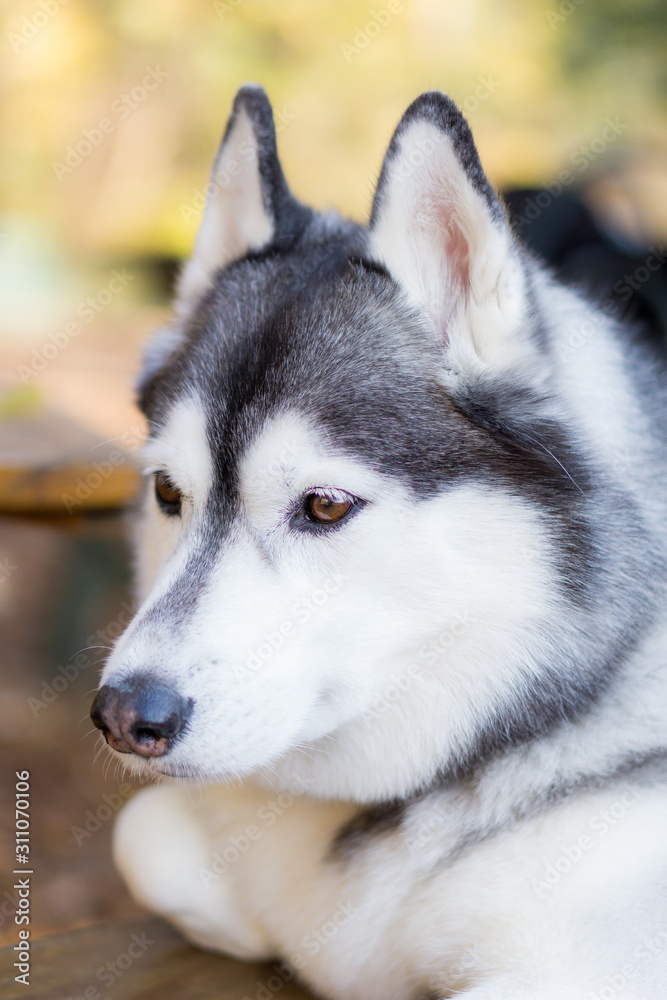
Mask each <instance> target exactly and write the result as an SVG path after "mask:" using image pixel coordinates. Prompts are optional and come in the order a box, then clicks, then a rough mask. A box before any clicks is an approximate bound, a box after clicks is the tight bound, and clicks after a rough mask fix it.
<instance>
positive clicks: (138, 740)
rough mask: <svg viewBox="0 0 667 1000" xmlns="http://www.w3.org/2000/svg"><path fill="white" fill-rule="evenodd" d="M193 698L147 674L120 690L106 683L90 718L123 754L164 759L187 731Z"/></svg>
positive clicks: (100, 691) (124, 683)
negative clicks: (183, 695) (184, 731)
mask: <svg viewBox="0 0 667 1000" xmlns="http://www.w3.org/2000/svg"><path fill="white" fill-rule="evenodd" d="M191 713H192V698H183V697H182V696H181V695H180V694H179V693H178V691H176V690H175V689H174V688H172V687H170V686H169V685H168V684H165V683H164V682H163V681H158V680H155V679H154V678H152V677H149V676H148V675H147V674H132V675H131V676H130V677H128V678H127V680H124V681H123V682H122V683H121V684H119V686H118V687H111V686H110V685H108V684H105V685H104V687H101V688H100V690H99V691H98V692H97V695H96V696H95V701H94V702H93V706H92V708H91V710H90V717H91V719H92V720H93V722H94V723H95V725H96V726H97V728H98V729H101V730H102V732H103V733H104V736H105V738H106V741H107V743H108V744H109V746H110V747H112V748H113V749H114V750H118V751H119V752H120V753H138V754H139V755H140V756H141V757H163V756H164V754H166V753H167V751H168V750H170V749H171V746H172V745H173V743H174V740H176V738H177V737H178V736H180V735H181V734H182V732H183V730H184V729H185V727H186V725H187V722H188V719H189V717H190V715H191Z"/></svg>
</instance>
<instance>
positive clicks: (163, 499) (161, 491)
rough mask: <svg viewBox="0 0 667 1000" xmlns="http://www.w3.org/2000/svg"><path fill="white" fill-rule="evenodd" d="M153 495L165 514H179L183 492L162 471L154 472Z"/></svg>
mask: <svg viewBox="0 0 667 1000" xmlns="http://www.w3.org/2000/svg"><path fill="white" fill-rule="evenodd" d="M155 496H156V497H157V502H158V503H159V505H160V507H161V508H162V510H163V511H164V512H165V514H180V512H181V500H182V499H183V494H182V493H181V491H180V490H179V488H178V487H177V486H174V484H173V483H172V481H171V479H170V478H169V476H168V475H167V474H166V473H164V472H157V473H156V474H155Z"/></svg>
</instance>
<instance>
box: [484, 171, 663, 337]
mask: <svg viewBox="0 0 667 1000" xmlns="http://www.w3.org/2000/svg"><path fill="white" fill-rule="evenodd" d="M503 197H504V200H505V203H506V205H507V208H508V211H509V215H510V219H511V221H512V225H513V227H514V230H515V232H516V234H517V236H518V237H519V239H520V240H521V241H522V242H523V243H524V244H525V245H526V246H527V247H528V248H529V249H530V250H532V251H534V252H535V253H536V254H537V255H538V256H540V257H541V258H542V259H543V260H545V261H546V262H547V263H548V264H550V265H551V266H552V268H553V269H554V271H555V273H556V274H557V275H558V277H559V278H561V280H563V281H565V282H566V284H569V285H572V286H574V287H576V288H579V289H580V290H581V291H583V292H584V293H585V294H586V295H588V297H589V298H592V299H593V300H594V301H596V302H598V303H599V304H600V305H602V306H603V307H604V309H605V312H607V313H608V314H609V315H612V316H614V317H616V318H618V319H623V320H627V321H629V322H631V323H633V324H635V325H637V326H639V327H640V328H641V329H642V331H643V332H644V333H645V334H646V336H647V337H648V338H649V339H650V340H651V341H653V342H654V343H655V344H656V345H657V346H659V347H660V348H661V350H662V351H663V352H665V353H667V266H665V265H666V264H667V245H665V244H661V243H659V242H656V243H655V244H654V245H653V246H638V245H636V244H635V243H633V242H632V241H630V240H628V239H626V238H625V237H623V236H621V235H620V234H618V233H615V232H612V231H610V230H607V229H605V228H604V227H603V226H602V225H601V223H600V222H599V221H598V219H597V218H596V217H595V215H594V214H593V212H592V211H591V210H590V209H589V207H588V206H587V205H586V203H585V201H584V199H583V197H582V196H581V194H580V193H579V192H577V191H574V190H573V191H562V192H561V193H560V194H558V195H557V196H554V194H553V193H552V192H550V191H549V190H547V189H546V188H513V189H510V190H507V191H504V192H503Z"/></svg>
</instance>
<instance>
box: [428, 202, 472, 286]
mask: <svg viewBox="0 0 667 1000" xmlns="http://www.w3.org/2000/svg"><path fill="white" fill-rule="evenodd" d="M435 215H436V218H435V224H436V225H437V227H438V230H439V231H440V232H441V233H442V235H443V240H444V253H445V260H446V264H447V271H448V276H449V286H450V288H451V291H452V294H454V295H460V294H462V293H464V292H467V291H468V289H469V288H470V245H469V243H468V240H467V238H466V235H465V233H464V232H463V229H462V227H461V224H460V222H459V220H458V219H457V216H456V210H455V208H454V206H453V205H452V203H451V202H450V201H449V200H443V201H442V202H441V203H440V205H439V206H438V207H437V208H436V213H435Z"/></svg>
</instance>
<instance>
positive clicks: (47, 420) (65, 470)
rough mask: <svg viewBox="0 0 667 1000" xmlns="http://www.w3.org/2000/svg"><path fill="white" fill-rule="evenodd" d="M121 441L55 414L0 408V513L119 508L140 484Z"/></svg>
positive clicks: (68, 512)
mask: <svg viewBox="0 0 667 1000" xmlns="http://www.w3.org/2000/svg"><path fill="white" fill-rule="evenodd" d="M139 478H140V477H139V471H138V469H137V465H136V463H135V461H134V458H133V456H132V455H131V454H129V453H128V452H127V451H126V450H124V449H123V447H122V442H118V441H109V442H107V441H102V440H101V439H100V438H97V437H96V436H95V435H94V434H90V433H89V432H88V431H86V430H84V429H83V428H81V427H79V426H78V425H77V424H75V423H74V422H73V421H71V420H69V419H67V418H66V417H63V416H61V415H60V414H56V413H51V412H49V411H43V412H39V413H33V414H30V413H28V414H25V413H11V414H2V413H0V512H1V513H13V514H15V513H22V514H56V515H63V516H65V517H68V516H76V515H77V514H81V513H85V512H86V511H87V510H110V509H111V510H113V509H118V508H120V507H123V506H124V505H125V504H126V503H127V502H128V501H129V500H130V499H131V498H132V496H133V495H134V493H135V492H136V490H137V488H138V484H139Z"/></svg>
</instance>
